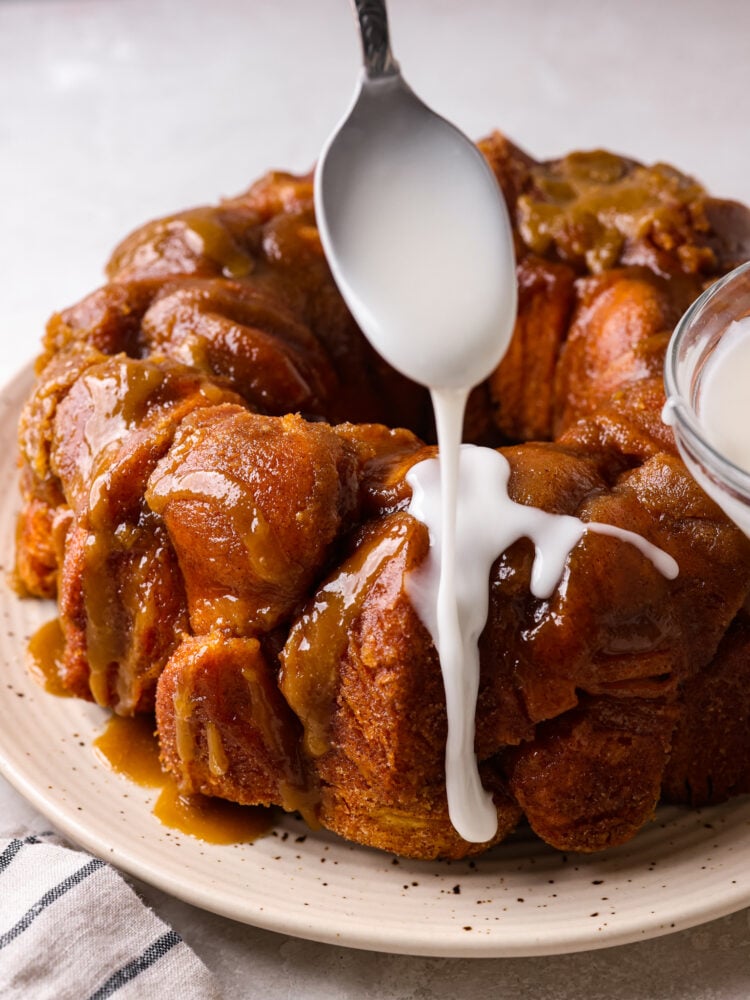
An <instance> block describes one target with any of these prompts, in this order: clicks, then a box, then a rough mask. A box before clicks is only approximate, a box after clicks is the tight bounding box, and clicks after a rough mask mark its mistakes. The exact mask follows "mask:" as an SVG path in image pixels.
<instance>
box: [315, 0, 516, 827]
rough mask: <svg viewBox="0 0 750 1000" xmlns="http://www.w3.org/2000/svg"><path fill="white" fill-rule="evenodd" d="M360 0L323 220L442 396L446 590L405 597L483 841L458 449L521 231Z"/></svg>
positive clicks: (354, 292)
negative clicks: (429, 658)
mask: <svg viewBox="0 0 750 1000" xmlns="http://www.w3.org/2000/svg"><path fill="white" fill-rule="evenodd" d="M355 8H356V11H357V15H358V19H359V28H360V33H361V37H362V49H363V55H364V72H363V74H362V76H361V78H360V82H359V86H358V88H357V91H356V93H355V96H354V101H353V104H352V106H351V108H350V110H349V111H348V113H347V115H346V116H345V118H344V120H343V122H342V124H341V125H339V127H338V128H337V130H336V131H335V132H334V134H333V135H332V136H331V138H330V139H329V141H328V143H327V145H326V147H325V148H324V150H323V153H322V155H321V158H320V160H319V162H318V167H317V171H316V176H315V210H316V217H317V223H318V228H319V231H320V236H321V240H322V243H323V248H324V250H325V253H326V256H327V258H328V262H329V265H330V267H331V271H332V273H333V276H334V278H335V280H336V283H337V285H338V287H339V290H340V291H341V294H342V296H343V298H344V300H345V301H346V303H347V305H348V306H349V308H350V310H351V312H352V314H353V315H354V317H355V319H356V320H357V322H358V323H359V326H360V327H361V329H362V331H363V333H364V334H365V336H366V337H367V338H368V340H369V341H370V342H371V344H372V345H373V347H374V348H375V349H376V350H377V351H378V352H379V353H380V354H381V355H382V356H383V357H384V358H385V359H386V361H388V362H389V363H390V364H391V365H392V366H393V367H394V368H396V369H397V370H398V371H400V372H401V373H402V374H404V375H406V376H408V377H409V378H411V379H413V380H414V381H416V382H419V383H420V384H421V385H424V386H426V387H428V388H429V389H430V392H431V395H432V401H433V406H434V409H435V420H436V426H437V434H438V446H439V459H440V461H439V465H440V470H439V471H440V475H439V484H438V485H439V491H440V494H439V502H440V514H441V522H440V523H441V527H440V531H439V532H436V533H435V534H434V535H433V534H432V533H431V537H430V542H431V553H432V554H433V558H432V560H431V562H432V563H437V571H438V573H439V587H438V588H437V599H436V602H435V604H434V605H433V604H430V605H429V606H424V607H422V606H420V601H419V599H418V597H417V596H416V591H415V592H414V593H412V591H411V590H410V591H409V593H410V597H411V598H412V604H413V605H414V606H415V610H416V611H417V613H418V614H419V615H420V617H421V619H422V621H423V623H424V624H425V626H426V627H427V629H428V630H429V632H430V634H431V636H432V639H433V641H434V643H435V646H436V648H437V651H438V654H439V657H440V667H441V671H442V675H443V683H444V687H445V695H446V711H447V718H448V738H447V745H446V756H445V765H446V791H447V796H448V809H449V814H450V819H451V822H452V824H453V826H454V827H455V829H456V830H457V831H458V833H459V834H460V835H461V836H462V837H463V838H464V839H465V840H469V841H475V842H480V843H481V842H485V841H489V840H491V839H492V837H494V835H495V832H496V829H497V811H496V809H495V807H494V805H493V802H492V798H491V796H490V795H489V794H488V793H487V792H485V790H484V789H483V788H482V783H481V780H480V777H479V771H478V767H477V760H476V755H475V753H474V737H475V710H476V699H477V692H478V688H479V654H478V648H477V639H478V636H479V633H478V632H477V631H476V630H475V629H474V628H472V627H471V626H470V624H469V621H470V619H471V614H470V609H467V608H464V607H462V608H459V600H458V596H457V588H456V580H457V572H458V571H459V570H460V569H461V566H460V562H459V560H458V559H457V552H456V511H457V496H458V470H459V458H460V455H459V450H460V447H461V432H462V427H463V417H464V410H465V406H466V400H467V397H468V394H469V391H470V390H471V388H472V387H473V386H474V385H476V384H477V383H478V382H480V381H482V380H483V379H485V378H487V377H488V375H490V373H491V372H492V371H493V370H494V369H495V367H496V366H497V365H498V363H499V361H500V359H501V357H502V356H503V354H504V353H505V351H506V349H507V346H508V343H509V341H510V337H511V334H512V331H513V325H514V320H515V313H516V278H515V264H514V254H513V237H512V232H511V228H510V224H509V221H508V215H507V210H506V208H505V202H504V201H503V198H502V195H501V193H500V190H499V187H498V184H497V181H496V179H495V176H494V175H493V173H492V171H491V170H490V168H489V166H488V164H487V163H486V161H485V159H484V157H483V156H482V155H481V153H480V152H479V150H478V149H477V148H476V146H474V144H473V143H472V142H471V141H470V140H469V139H467V138H466V136H464V135H463V134H462V133H461V132H460V131H459V130H458V129H457V128H455V126H453V125H451V124H450V123H449V122H447V121H446V120H445V119H444V118H441V117H440V116H439V115H437V114H435V112H434V111H432V110H430V108H428V107H427V106H426V105H425V104H424V103H423V102H422V101H421V100H420V99H419V98H418V97H417V96H416V95H415V94H414V93H413V91H412V90H411V89H410V88H409V87H408V86H407V84H406V83H405V82H404V79H403V77H402V76H401V72H400V70H399V66H398V63H397V62H396V60H395V59H394V58H393V55H392V53H391V48H390V43H389V33H388V21H387V15H386V9H385V3H384V2H383V0H355ZM408 587H409V580H408V579H407V589H408ZM480 631H481V629H480Z"/></svg>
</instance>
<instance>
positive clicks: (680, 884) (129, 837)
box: [0, 371, 750, 957]
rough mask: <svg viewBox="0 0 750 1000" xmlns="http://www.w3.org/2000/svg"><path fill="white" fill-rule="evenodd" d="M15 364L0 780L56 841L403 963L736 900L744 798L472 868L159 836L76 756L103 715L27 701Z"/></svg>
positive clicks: (87, 751) (3, 547) (746, 882)
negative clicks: (567, 847) (598, 841)
mask: <svg viewBox="0 0 750 1000" xmlns="http://www.w3.org/2000/svg"><path fill="white" fill-rule="evenodd" d="M30 384H31V374H30V372H28V371H26V372H24V373H22V374H21V375H20V376H19V377H18V378H17V379H16V380H15V381H14V382H12V383H11V384H10V385H9V386H8V387H6V389H5V390H4V391H3V392H2V393H0V417H1V419H0V444H1V445H2V447H0V481H2V482H4V483H5V484H6V488H5V492H4V494H3V495H2V497H0V525H1V526H2V527H1V528H0V559H1V560H2V565H3V568H4V569H5V571H6V572H5V573H4V574H3V583H2V586H1V587H0V665H1V666H0V669H2V680H1V682H0V770H2V772H3V774H4V775H5V776H6V777H7V778H8V780H9V781H11V782H12V784H13V785H15V787H16V788H17V789H18V790H19V791H20V792H21V793H22V794H23V795H25V796H26V798H28V799H29V801H30V802H32V803H33V804H34V805H35V806H36V807H37V808H38V809H39V810H40V811H41V812H42V813H44V814H45V815H46V816H47V817H48V818H49V819H50V820H51V821H52V822H53V823H54V824H55V825H56V826H57V827H58V828H59V829H60V830H62V831H63V832H64V833H65V834H66V835H67V836H68V837H70V838H71V839H72V840H73V841H75V842H77V843H79V844H81V845H82V846H83V847H85V848H87V849H88V850H90V851H92V852H94V853H95V854H98V855H99V856H101V857H103V858H105V859H108V860H110V861H112V862H113V863H114V864H115V865H117V866H118V867H119V868H122V869H124V870H125V871H127V872H130V873H132V874H133V875H136V876H138V877H139V878H141V879H144V880H145V881H147V882H151V883H152V884H153V885H156V886H158V887H159V888H161V889H164V890H166V891H167V892H170V893H172V894H173V895H175V896H178V897H179V898H180V899H184V900H186V901H187V902H189V903H193V904H194V905H196V906H200V907H203V908H205V909H207V910H212V911H214V912H216V913H220V914H223V915H225V916H228V917H232V918H234V919H235V920H240V921H244V922H246V923H249V924H254V925H256V926H258V927H265V928H268V929H269V930H274V931H281V932H284V933H287V934H293V935H296V936H298V937H304V938H309V939H312V940H316V941H325V942H330V943H333V944H343V945H350V946H352V947H356V948H368V949H372V950H380V951H389V952H401V953H407V954H414V955H445V956H448V955H453V956H469V955H476V956H484V957H489V956H510V955H545V954H555V953H561V952H571V951H581V950H586V949H591V948H600V947H604V946H606V945H614V944H622V943H625V942H628V941H639V940H643V939H645V938H649V937H654V936H657V935H660V934H667V933H669V932H670V931H673V930H679V929H682V928H685V927H689V926H691V925H694V924H697V923H701V922H703V921H706V920H711V919H713V918H714V917H719V916H722V915H724V914H727V913H731V912H733V911H734V910H738V909H740V908H741V907H743V906H746V905H748V904H750V800H748V799H747V798H745V799H741V800H737V801H735V802H733V803H730V804H728V805H726V806H724V807H720V808H716V809H711V810H704V811H702V812H689V811H685V810H679V809H662V810H660V811H659V814H658V817H657V820H656V822H654V823H652V824H651V825H650V826H649V827H648V828H647V829H645V830H643V831H642V832H641V834H640V835H639V836H638V837H637V838H636V839H635V840H634V841H633V842H632V843H631V844H629V845H627V846H626V847H623V848H619V849H617V850H614V851H611V852H610V853H608V854H607V855H606V856H597V857H581V856H573V855H569V856H563V855H560V854H557V853H555V852H554V851H552V850H550V849H548V848H546V847H545V846H544V845H541V844H540V843H539V842H538V841H537V840H535V839H534V838H532V837H531V836H530V835H523V834H521V835H518V836H517V837H515V838H514V839H513V840H512V841H511V842H508V843H506V844H503V845H501V846H500V847H498V848H496V849H495V850H494V851H492V852H490V853H489V854H487V855H485V856H483V857H482V858H480V859H479V860H477V861H475V862H453V863H426V862H414V861H404V860H399V859H396V858H393V857H391V856H390V855H387V854H383V853H381V852H378V851H373V850H368V849H367V848H363V847H356V846H354V845H351V844H348V843H346V842H344V841H342V840H340V839H338V838H337V837H334V836H332V835H329V834H325V833H315V834H313V833H310V832H309V831H308V830H307V829H306V828H305V826H304V824H303V823H302V822H301V821H299V820H297V819H296V818H294V817H292V816H287V817H285V818H283V819H282V820H281V821H280V823H279V825H278V826H277V827H276V829H274V830H273V831H272V832H271V833H270V834H268V835H267V836H265V837H263V838H262V839H260V840H257V841H256V842H255V843H254V844H249V845H248V844H245V845H234V846H228V847H219V846H214V845H209V844H206V843H204V842H203V841H200V840H195V839H193V838H191V837H188V836H183V835H182V834H179V833H176V832H174V831H170V830H167V829H166V828H165V827H164V826H162V825H161V824H160V823H159V821H158V820H157V819H156V818H155V817H154V816H153V815H152V814H151V808H152V805H153V800H154V797H155V795H156V792H154V791H151V790H149V789H145V788H140V787H138V786H136V785H133V784H132V783H130V782H128V781H127V780H125V779H123V778H121V777H118V776H117V775H116V774H113V773H112V772H111V771H109V770H108V769H107V767H106V766H105V765H103V764H102V763H101V762H100V761H99V760H98V759H97V757H96V756H95V755H94V752H93V751H92V748H91V744H92V740H93V738H94V737H95V736H96V735H97V734H98V733H99V732H100V731H101V730H102V728H103V726H104V723H105V720H106V718H107V715H106V713H105V712H104V711H102V710H101V709H98V708H96V707H95V706H93V705H89V704H85V703H83V702H79V701H76V700H74V699H59V698H55V697H53V696H52V695H48V694H46V693H45V692H43V691H41V690H40V689H39V688H38V687H37V686H36V684H35V683H34V681H33V680H31V678H30V677H29V676H28V675H27V672H26V669H25V650H26V644H27V642H28V638H29V636H30V635H31V634H32V633H33V631H34V630H35V629H36V628H37V627H38V626H39V625H40V624H41V623H42V622H43V621H45V620H47V619H49V618H51V617H52V616H53V615H54V607H53V606H52V605H51V604H49V603H45V602H39V601H30V600H27V601H22V600H19V598H18V597H16V595H15V594H14V592H13V591H12V589H11V587H10V585H9V583H8V582H7V575H8V573H7V571H9V570H10V567H11V566H12V559H13V534H14V518H15V511H16V509H17V504H18V501H17V496H16V487H15V481H16V469H15V424H16V418H17V414H18V409H19V406H20V402H21V400H22V399H23V397H24V396H25V395H26V393H27V391H28V388H29V386H30Z"/></svg>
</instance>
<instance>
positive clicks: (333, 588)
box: [279, 514, 411, 757]
mask: <svg viewBox="0 0 750 1000" xmlns="http://www.w3.org/2000/svg"><path fill="white" fill-rule="evenodd" d="M410 520H411V519H410V518H408V516H407V515H402V514H394V515H392V516H391V517H390V519H389V521H388V524H387V528H386V529H385V531H384V522H380V523H379V524H378V525H377V527H376V528H375V529H373V530H372V531H371V538H370V539H369V540H366V541H364V542H363V543H362V544H361V545H360V546H359V547H358V548H357V550H356V552H355V553H354V555H352V556H351V557H350V558H349V559H348V560H347V561H346V562H345V563H344V564H343V565H342V567H341V569H340V571H339V572H338V573H337V574H336V575H335V576H334V577H333V578H332V579H331V580H329V582H328V583H327V584H326V585H325V586H324V587H323V588H322V589H321V590H319V591H318V593H317V594H316V595H315V598H314V602H313V604H312V606H309V607H308V609H307V611H306V612H305V613H304V614H303V615H302V616H301V617H300V618H299V619H298V621H297V623H296V624H295V625H294V627H293V628H292V630H291V632H290V633H289V639H288V640H287V643H286V646H285V647H284V650H283V652H282V653H281V663H282V668H281V675H280V678H279V687H280V688H281V692H282V694H283V695H284V697H285V698H286V700H287V702H288V703H289V705H290V707H291V708H292V711H294V712H295V713H296V715H297V716H298V717H299V719H300V721H301V722H302V725H303V727H304V739H303V745H304V750H305V752H306V753H307V754H308V755H309V756H311V757H321V756H322V755H323V754H324V753H326V751H327V750H328V749H329V746H330V742H329V728H330V715H331V710H332V708H333V706H334V703H335V694H336V685H337V679H338V676H339V670H340V666H341V661H342V659H343V657H344V654H345V652H346V647H347V644H348V642H349V637H350V632H351V629H352V625H353V624H354V622H355V620H356V619H357V617H358V616H359V614H360V613H361V610H362V601H363V600H364V598H365V596H366V594H367V593H368V591H369V590H370V587H371V586H372V583H373V581H374V579H375V578H376V576H377V575H378V573H379V572H380V570H381V567H382V565H383V563H384V561H386V560H388V559H390V558H392V557H393V556H394V555H395V554H396V552H398V550H399V549H400V547H401V546H402V545H403V544H405V540H406V536H407V531H408V528H409V522H410Z"/></svg>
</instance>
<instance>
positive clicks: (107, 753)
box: [93, 715, 167, 788]
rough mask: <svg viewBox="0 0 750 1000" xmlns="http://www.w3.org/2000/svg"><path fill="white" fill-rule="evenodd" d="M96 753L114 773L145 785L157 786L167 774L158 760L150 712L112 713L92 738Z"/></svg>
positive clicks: (157, 746) (157, 749)
mask: <svg viewBox="0 0 750 1000" xmlns="http://www.w3.org/2000/svg"><path fill="white" fill-rule="evenodd" d="M93 747H94V750H95V751H96V754H97V756H98V757H99V758H100V759H102V760H104V761H105V762H106V763H107V764H108V765H109V767H110V768H111V769H112V770H113V771H114V772H115V773H116V774H121V775H122V776H123V777H125V778H129V779H130V781H134V782H135V783H136V784H137V785H143V786H144V787H145V788H159V787H160V786H161V785H163V784H164V782H165V780H166V779H167V775H166V774H165V773H164V771H162V769H161V765H160V763H159V745H158V743H157V741H156V733H155V732H154V719H153V717H152V716H150V715H136V716H134V717H133V718H129V719H126V718H123V717H122V716H120V715H113V716H112V717H111V718H110V719H109V720H108V721H107V725H106V727H105V729H104V731H103V732H102V733H100V734H99V736H97V737H96V739H95V740H94V742H93Z"/></svg>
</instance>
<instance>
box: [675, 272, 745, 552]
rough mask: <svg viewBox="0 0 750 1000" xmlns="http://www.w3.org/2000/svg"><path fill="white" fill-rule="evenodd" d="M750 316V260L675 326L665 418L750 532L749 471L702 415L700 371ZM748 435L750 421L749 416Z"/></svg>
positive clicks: (705, 483)
mask: <svg viewBox="0 0 750 1000" xmlns="http://www.w3.org/2000/svg"><path fill="white" fill-rule="evenodd" d="M748 315H750V262H748V263H746V264H742V265H741V266H740V267H738V268H736V269H735V270H734V271H730V272H729V274H727V275H725V276H724V277H723V278H720V279H719V280H718V281H717V282H715V283H714V284H713V285H711V287H710V288H708V289H707V290H706V291H705V292H704V293H703V294H702V295H701V296H699V298H697V299H696V300H695V302H694V303H693V304H692V305H691V306H690V308H689V309H688V310H687V312H686V313H685V315H684V316H683V317H682V319H681V320H680V322H679V323H678V324H677V327H676V328H675V332H674V334H673V335H672V339H671V340H670V342H669V347H668V348H667V354H666V358H665V361H664V385H665V388H666V393H667V403H666V406H665V407H664V414H663V417H664V422H665V423H667V424H669V425H670V426H671V427H672V429H673V430H674V435H675V440H676V441H677V447H678V448H679V450H680V454H681V456H682V459H683V461H684V462H685V465H686V466H687V467H688V470H689V471H690V473H691V475H692V476H693V478H694V479H695V480H696V481H697V482H698V483H699V485H700V486H701V487H702V488H703V489H704V490H705V491H706V493H707V494H708V495H709V496H710V497H711V499H712V500H714V501H715V502H716V503H717V504H718V505H719V506H720V507H721V508H722V510H723V511H724V513H725V514H726V515H727V517H730V518H731V519H732V520H733V521H734V522H735V524H736V525H737V526H738V527H739V528H741V529H742V531H744V532H745V534H746V535H748V536H749V537H750V473H748V472H746V471H745V470H744V469H741V468H740V467H739V466H738V465H735V463H734V462H732V461H731V460H730V459H728V458H727V457H726V456H725V455H722V454H721V452H720V451H719V450H717V449H716V448H715V447H714V445H713V444H711V443H710V441H709V440H708V437H707V435H706V430H705V428H704V427H703V426H702V425H701V419H700V398H701V383H702V376H703V373H704V372H705V369H706V362H707V361H708V360H709V358H710V357H711V354H712V353H713V351H714V350H716V347H717V345H718V344H719V342H720V340H721V338H722V336H723V335H724V333H725V331H726V330H727V327H728V326H729V325H730V323H732V321H733V320H738V319H742V318H743V317H745V316H748ZM748 434H750V420H748Z"/></svg>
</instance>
